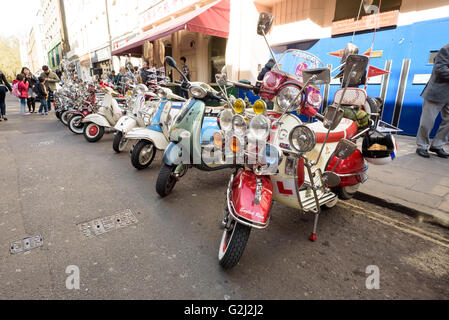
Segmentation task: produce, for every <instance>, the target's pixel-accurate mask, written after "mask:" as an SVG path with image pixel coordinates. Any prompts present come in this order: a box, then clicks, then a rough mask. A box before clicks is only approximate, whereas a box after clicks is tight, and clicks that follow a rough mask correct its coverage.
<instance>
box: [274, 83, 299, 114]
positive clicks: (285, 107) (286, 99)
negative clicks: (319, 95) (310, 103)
mask: <svg viewBox="0 0 449 320" xmlns="http://www.w3.org/2000/svg"><path fill="white" fill-rule="evenodd" d="M292 90H294V91H292ZM300 92H301V89H300V88H298V87H297V86H294V85H287V86H285V87H283V88H282V89H281V90H280V91H279V93H278V94H277V96H276V104H277V105H278V107H279V109H281V110H282V112H288V111H293V110H296V109H298V108H299V107H301V104H302V93H301V94H299V93H300ZM298 94H299V96H298ZM287 95H288V96H287ZM297 96H298V98H297V100H296V101H292V100H293V99H294V98H296V97H297Z"/></svg>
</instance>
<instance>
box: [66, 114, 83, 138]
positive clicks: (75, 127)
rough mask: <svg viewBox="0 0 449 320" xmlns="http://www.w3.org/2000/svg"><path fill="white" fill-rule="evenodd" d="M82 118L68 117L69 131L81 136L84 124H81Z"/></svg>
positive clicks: (78, 116)
mask: <svg viewBox="0 0 449 320" xmlns="http://www.w3.org/2000/svg"><path fill="white" fill-rule="evenodd" d="M82 119H83V117H82V116H81V115H79V114H78V115H74V116H72V117H70V120H69V129H70V131H72V132H73V133H75V134H83V131H84V123H82V122H81V120H82Z"/></svg>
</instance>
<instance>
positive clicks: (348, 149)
mask: <svg viewBox="0 0 449 320" xmlns="http://www.w3.org/2000/svg"><path fill="white" fill-rule="evenodd" d="M355 150H357V145H356V144H355V143H354V142H351V141H349V140H347V139H342V140H340V142H339V143H338V145H337V148H336V149H335V157H337V158H338V159H341V160H344V159H347V158H349V157H350V156H352V154H353V153H354V152H355Z"/></svg>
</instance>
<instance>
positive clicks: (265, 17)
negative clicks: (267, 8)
mask: <svg viewBox="0 0 449 320" xmlns="http://www.w3.org/2000/svg"><path fill="white" fill-rule="evenodd" d="M273 22H274V16H273V14H271V13H268V12H262V13H260V15H259V21H258V22H257V34H258V35H259V36H265V35H266V34H267V33H268V32H269V31H270V29H271V26H272V25H273Z"/></svg>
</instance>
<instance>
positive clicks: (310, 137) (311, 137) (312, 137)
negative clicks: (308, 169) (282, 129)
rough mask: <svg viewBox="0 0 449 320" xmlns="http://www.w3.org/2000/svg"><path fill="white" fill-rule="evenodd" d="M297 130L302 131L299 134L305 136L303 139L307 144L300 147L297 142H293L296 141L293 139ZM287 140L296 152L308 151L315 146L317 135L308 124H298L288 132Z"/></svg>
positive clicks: (296, 134)
mask: <svg viewBox="0 0 449 320" xmlns="http://www.w3.org/2000/svg"><path fill="white" fill-rule="evenodd" d="M298 131H302V135H301V136H303V137H304V138H305V141H307V144H306V145H305V147H304V148H302V149H301V148H300V147H299V145H298V144H297V143H295V142H297V141H295V140H294V139H295V137H294V136H298ZM288 140H289V143H290V146H291V147H292V148H293V150H295V151H296V152H299V153H308V152H310V151H312V150H313V149H314V148H315V146H316V145H317V137H316V134H315V132H314V131H313V130H312V129H310V128H309V127H308V126H306V125H303V124H301V125H298V126H296V127H294V128H293V129H292V131H291V132H290V135H289V137H288Z"/></svg>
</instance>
